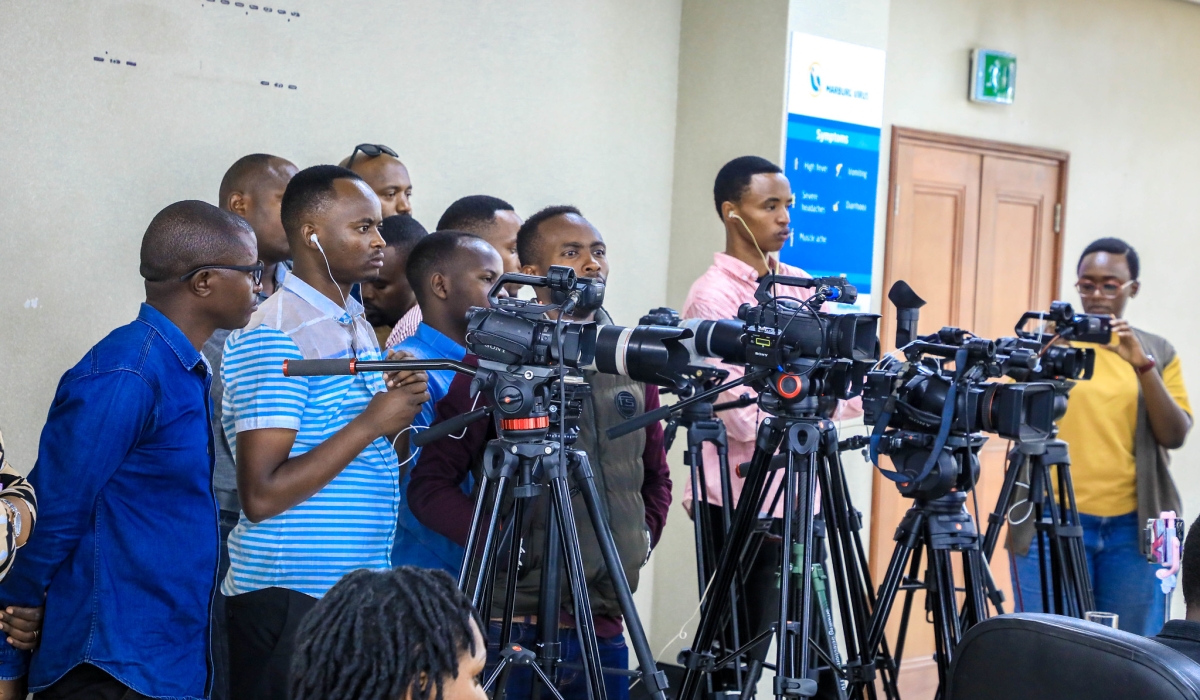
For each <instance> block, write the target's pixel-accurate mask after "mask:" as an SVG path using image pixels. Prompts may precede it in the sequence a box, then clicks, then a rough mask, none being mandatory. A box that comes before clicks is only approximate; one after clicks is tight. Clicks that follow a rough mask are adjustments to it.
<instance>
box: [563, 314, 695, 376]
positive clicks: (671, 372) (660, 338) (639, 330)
mask: <svg viewBox="0 0 1200 700" xmlns="http://www.w3.org/2000/svg"><path fill="white" fill-rule="evenodd" d="M691 334H692V333H691V330H690V329H688V328H674V327H672V326H636V327H634V328H626V327H624V326H612V325H609V326H600V327H599V328H598V329H597V331H596V359H595V362H594V363H593V364H591V365H590V366H588V367H586V368H585V369H594V370H596V371H597V372H603V373H604V374H619V375H621V376H625V377H629V378H631V379H636V380H638V381H639V382H646V383H649V384H660V385H664V386H674V385H675V384H676V383H677V382H676V378H677V377H679V376H681V375H682V374H683V373H684V372H685V371H686V370H687V366H688V362H689V360H690V359H691V353H690V352H688V349H687V348H686V347H684V344H683V339H684V338H688V337H690V336H691Z"/></svg>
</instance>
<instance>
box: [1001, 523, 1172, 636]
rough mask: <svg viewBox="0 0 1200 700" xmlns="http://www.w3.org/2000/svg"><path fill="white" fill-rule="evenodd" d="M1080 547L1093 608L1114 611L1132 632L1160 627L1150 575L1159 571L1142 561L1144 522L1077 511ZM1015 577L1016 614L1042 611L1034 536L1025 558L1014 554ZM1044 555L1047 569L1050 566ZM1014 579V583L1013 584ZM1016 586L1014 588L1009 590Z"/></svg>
mask: <svg viewBox="0 0 1200 700" xmlns="http://www.w3.org/2000/svg"><path fill="white" fill-rule="evenodd" d="M1079 520H1080V524H1082V525H1083V546H1084V549H1085V550H1086V551H1087V563H1088V571H1089V573H1090V574H1091V577H1092V590H1093V591H1094V593H1095V597H1096V609H1097V610H1101V611H1104V612H1111V613H1116V614H1117V615H1118V616H1119V618H1118V620H1117V626H1118V627H1119V628H1120V629H1122V630H1124V631H1126V632H1132V633H1134V634H1140V635H1142V636H1145V637H1152V636H1154V635H1156V634H1158V632H1159V630H1161V629H1162V626H1163V615H1164V610H1165V596H1163V593H1162V589H1160V588H1159V580H1158V578H1157V577H1155V575H1154V572H1155V571H1157V570H1158V569H1159V568H1160V567H1158V566H1157V565H1155V564H1151V563H1150V562H1148V561H1146V557H1145V555H1143V554H1142V552H1141V550H1140V549H1139V546H1138V543H1139V541H1140V539H1141V533H1142V525H1143V523H1141V522H1139V521H1138V515H1137V513H1127V514H1125V515H1118V516H1116V517H1113V518H1103V517H1100V516H1098V515H1088V514H1087V513H1081V514H1080V516H1079ZM1013 561H1014V563H1015V564H1016V567H1015V568H1016V571H1015V577H1016V579H1019V583H1020V586H1019V591H1020V593H1019V597H1018V598H1017V601H1015V602H1016V609H1017V611H1018V612H1042V584H1041V575H1040V573H1039V570H1038V540H1037V537H1034V539H1033V543H1032V544H1031V545H1030V547H1029V553H1028V554H1027V555H1025V556H1023V557H1022V556H1014V557H1013ZM1049 563H1050V562H1049V557H1047V559H1046V565H1047V566H1049ZM1017 582H1018V581H1016V580H1014V584H1016V583H1017ZM1014 587H1016V586H1014Z"/></svg>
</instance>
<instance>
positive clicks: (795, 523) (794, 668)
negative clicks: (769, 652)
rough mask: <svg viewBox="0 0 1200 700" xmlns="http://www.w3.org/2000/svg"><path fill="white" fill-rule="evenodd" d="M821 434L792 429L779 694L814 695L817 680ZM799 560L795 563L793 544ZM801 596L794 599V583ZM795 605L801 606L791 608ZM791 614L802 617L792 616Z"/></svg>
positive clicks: (803, 428)
mask: <svg viewBox="0 0 1200 700" xmlns="http://www.w3.org/2000/svg"><path fill="white" fill-rule="evenodd" d="M819 445H820V432H819V431H818V430H817V428H816V427H815V426H813V425H811V424H806V423H801V424H797V425H794V426H792V428H791V429H790V430H789V441H788V453H787V470H786V471H785V473H784V488H786V491H785V492H784V497H783V498H784V501H783V503H784V509H783V556H782V560H783V563H782V566H781V567H780V570H781V571H782V574H783V575H782V578H781V580H780V587H779V627H778V630H779V637H778V640H777V649H776V652H777V655H776V658H777V661H776V671H775V673H776V675H775V696H776V698H778V700H784V698H787V697H812V696H813V695H815V694H816V692H817V682H816V681H815V680H813V679H811V678H809V677H808V672H809V668H810V667H811V663H810V659H811V654H812V650H811V649H810V647H809V630H810V629H811V627H812V566H813V498H814V496H815V495H816V494H815V489H816V483H817V469H816V458H817V453H816V450H817V449H818V447H819ZM797 545H798V546H799V551H798V552H795V554H796V555H798V556H797V559H798V561H797V562H796V563H795V564H793V563H792V556H793V548H794V547H796V546H797ZM789 579H790V580H791V581H794V582H795V583H794V586H795V593H796V594H797V597H798V599H797V600H796V601H795V602H794V603H793V602H792V601H791V594H792V592H793V591H792V585H789ZM793 607H796V608H798V610H795V611H793ZM793 617H797V618H798V619H796V620H793V619H792V618H793Z"/></svg>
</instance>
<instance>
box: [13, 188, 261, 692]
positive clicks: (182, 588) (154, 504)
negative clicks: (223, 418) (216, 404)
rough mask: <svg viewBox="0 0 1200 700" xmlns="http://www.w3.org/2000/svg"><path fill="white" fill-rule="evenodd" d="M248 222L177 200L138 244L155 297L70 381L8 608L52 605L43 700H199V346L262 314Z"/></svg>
mask: <svg viewBox="0 0 1200 700" xmlns="http://www.w3.org/2000/svg"><path fill="white" fill-rule="evenodd" d="M257 260H258V251H257V247H256V244H255V239H254V232H253V231H252V230H251V229H250V227H249V225H247V224H246V222H245V221H244V220H242V219H241V218H239V217H237V216H235V215H233V214H230V213H228V212H223V211H221V210H219V209H217V208H216V207H214V206H212V205H209V204H205V203H203V202H196V201H187V202H178V203H175V204H172V205H170V206H168V207H167V208H165V209H163V210H162V211H161V212H159V213H158V215H157V216H155V217H154V220H153V221H151V222H150V226H149V228H148V229H147V230H146V234H145V237H144V238H143V239H142V251H141V274H142V277H144V278H145V280H146V303H145V304H143V305H142V307H141V311H140V313H139V314H138V318H137V320H136V321H134V322H133V323H130V324H129V325H127V326H123V327H121V328H118V329H117V330H115V331H113V332H112V333H110V334H109V335H108V337H106V338H105V339H103V340H101V341H100V342H99V343H98V344H97V345H96V346H95V347H93V348H92V349H91V350H90V351H89V352H88V354H87V355H85V356H84V358H83V359H82V360H81V361H80V362H79V364H77V365H76V366H75V367H74V368H72V369H71V370H70V371H68V372H67V373H66V374H65V375H63V377H62V379H61V380H60V381H59V385H58V390H57V392H56V393H55V396H54V403H53V404H52V405H51V407H50V413H49V416H48V417H47V420H46V425H45V428H44V429H43V431H42V438H41V445H40V451H39V455H38V460H37V463H36V464H35V465H34V468H33V471H32V472H31V473H30V482H31V483H32V484H33V485H34V488H36V489H37V491H38V493H39V495H40V497H41V499H40V500H41V503H42V509H41V511H40V512H39V514H38V515H39V517H38V528H37V530H36V531H35V532H34V533H33V535H32V536H31V538H30V542H29V546H28V547H27V548H26V549H25V550H24V551H23V552H22V557H21V558H20V559H18V560H17V562H16V565H15V566H14V567H13V569H12V571H11V573H10V574H9V576H8V577H7V578H6V579H5V580H4V581H3V583H2V584H0V604H4V605H18V606H37V605H40V604H42V602H43V600H44V602H45V618H44V621H43V626H42V635H41V640H40V641H41V643H40V646H39V647H38V649H37V650H36V651H35V652H34V654H33V659H32V662H30V660H29V657H28V655H27V654H25V653H24V652H19V651H17V650H16V649H14V648H13V647H11V646H9V645H8V644H4V645H0V677H2V678H5V679H13V678H19V677H21V676H23V675H25V673H26V671H27V670H28V674H29V686H30V689H32V690H34V691H39V692H38V697H39V698H66V697H88V698H131V697H141V696H156V697H172V698H204V697H207V695H208V693H209V662H208V636H209V606H210V605H211V603H212V599H213V592H214V590H215V587H216V577H217V547H218V539H217V502H216V499H215V497H214V496H213V486H212V478H213V474H212V469H213V466H212V465H213V457H212V446H213V441H212V432H211V429H210V426H209V421H208V413H209V401H208V392H209V383H210V381H211V373H210V371H209V368H208V365H207V363H206V362H205V361H204V359H203V357H202V356H201V354H200V347H201V346H202V345H203V344H204V341H206V340H207V339H208V338H209V336H211V335H212V334H213V331H215V330H217V329H219V328H239V327H241V326H243V325H245V324H246V323H247V322H248V321H249V319H250V315H251V314H252V313H253V311H254V309H255V306H256V301H255V294H256V293H257V292H258V290H259V288H260V280H261V276H262V265H261V263H258V262H257Z"/></svg>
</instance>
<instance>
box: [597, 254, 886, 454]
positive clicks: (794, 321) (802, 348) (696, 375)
mask: <svg viewBox="0 0 1200 700" xmlns="http://www.w3.org/2000/svg"><path fill="white" fill-rule="evenodd" d="M777 284H782V285H788V286H792V287H801V288H806V289H814V290H816V291H815V292H814V293H813V295H812V296H811V297H809V298H808V299H804V300H801V299H797V298H794V297H787V296H778V295H775V294H773V293H772V291H771V290H772V288H773V287H774V286H775V285H777ZM754 298H755V301H757V302H758V303H757V304H742V306H741V307H740V308H739V309H738V317H737V318H736V319H722V320H708V319H680V317H679V314H678V313H676V312H675V311H673V310H672V309H666V308H657V309H653V310H651V311H650V313H649V314H647V315H646V316H644V317H642V322H643V323H645V322H648V321H649V322H652V323H654V324H658V325H656V326H655V327H664V326H669V327H674V328H677V329H679V330H684V331H687V332H688V334H687V335H684V336H681V337H680V344H681V345H683V347H685V348H686V349H687V351H688V353H689V355H690V357H689V359H688V360H687V361H686V362H685V363H684V365H683V366H682V372H678V371H677V372H675V373H674V375H673V376H675V377H682V378H684V379H685V380H688V381H690V382H691V384H692V385H691V386H689V387H686V388H685V389H684V390H683V393H682V394H681V395H686V396H688V398H686V399H684V400H683V401H680V402H679V403H676V404H673V405H671V406H663V407H662V408H660V409H658V410H656V411H651V412H650V413H647V414H644V415H643V416H639V417H638V418H634V419H631V420H629V421H626V422H625V423H622V424H621V425H619V426H616V427H614V428H610V429H609V430H608V436H609V438H616V437H620V436H621V435H625V434H627V433H630V432H633V431H634V430H637V429H639V428H642V427H645V426H646V425H648V424H650V423H652V422H654V421H657V420H662V419H664V418H667V417H668V416H669V415H670V414H672V413H677V412H679V411H682V410H684V409H685V408H687V407H688V406H690V405H692V404H694V403H700V402H703V401H706V400H711V399H712V398H713V397H714V396H716V395H717V394H720V393H721V392H724V391H727V390H729V389H732V388H734V387H736V386H741V385H746V386H749V387H751V388H753V389H755V390H756V391H757V392H758V393H759V399H758V403H759V406H761V407H762V408H763V410H765V411H767V412H768V413H772V414H779V413H787V412H789V411H793V410H796V409H797V407H798V406H800V405H801V404H802V403H804V404H805V405H806V406H807V405H808V403H809V402H806V401H805V400H806V399H816V398H826V399H830V400H832V399H847V398H851V397H853V396H856V395H858V393H859V392H860V391H861V389H862V379H861V378H862V377H863V376H864V375H865V373H866V371H867V369H869V368H870V367H871V366H872V365H873V364H874V363H875V360H876V358H878V356H879V337H878V334H877V328H878V324H879V316H878V314H829V313H824V312H822V311H820V308H821V305H822V304H824V303H825V302H826V301H835V300H836V301H842V302H845V303H849V304H852V303H854V301H855V300H856V299H857V298H858V291H857V290H856V289H855V288H854V286H853V285H851V284H849V283H847V282H846V279H845V278H844V277H820V278H816V279H810V278H807V277H788V276H783V275H767V276H765V277H763V278H762V279H760V280H759V283H758V289H757V290H756V291H755V293H754ZM705 358H714V359H719V360H722V361H724V362H726V363H729V364H736V365H744V366H745V367H746V374H745V376H743V377H742V378H741V379H738V380H734V381H732V382H726V383H724V384H721V383H719V380H718V379H717V378H716V376H715V375H713V374H712V373H711V370H712V368H711V366H710V365H708V364H707V363H706V362H705V361H704V360H705ZM672 367H673V368H679V367H680V365H676V364H672ZM721 379H723V377H721ZM677 393H679V392H677Z"/></svg>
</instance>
